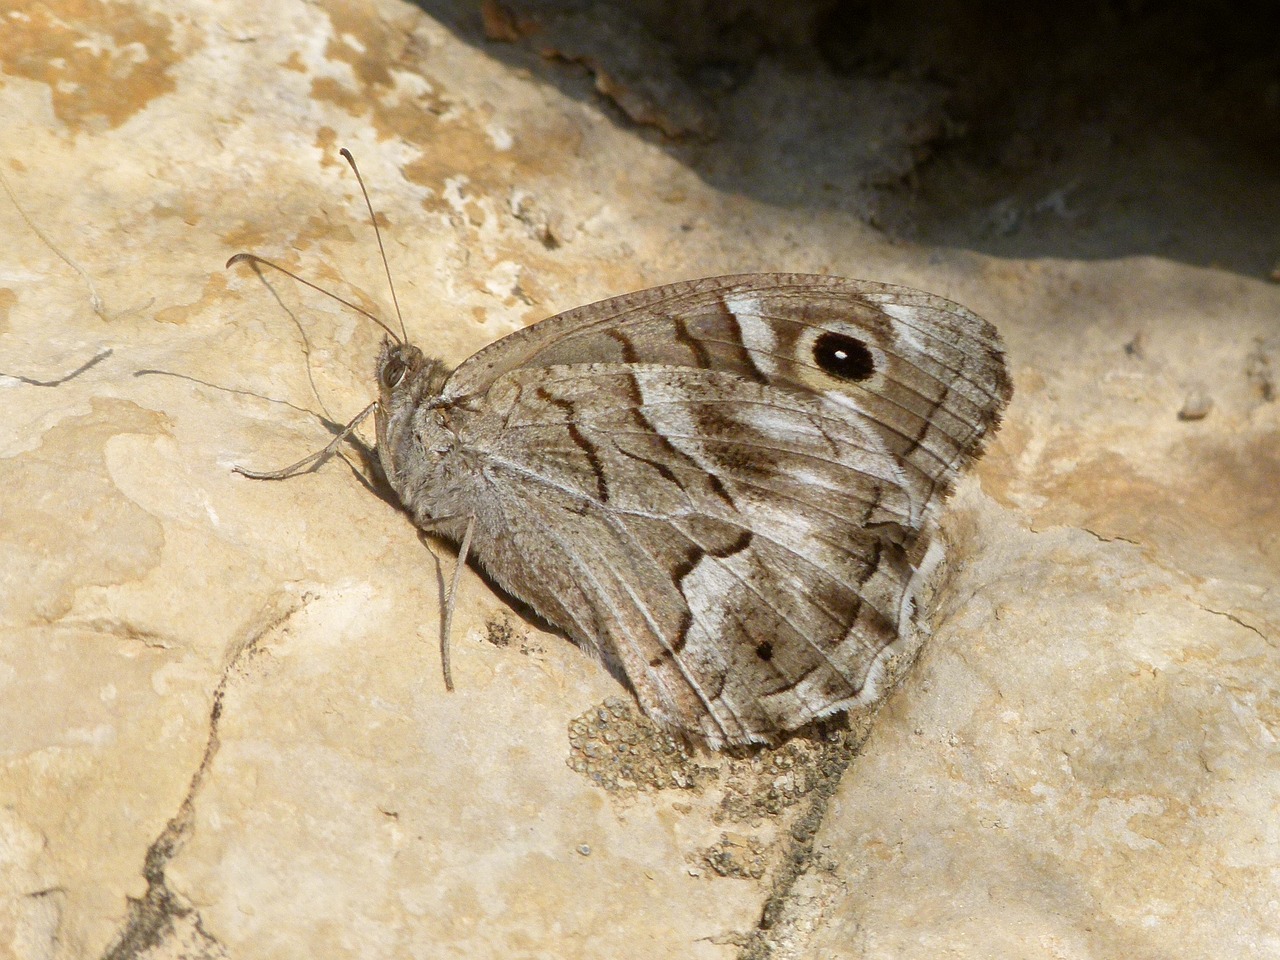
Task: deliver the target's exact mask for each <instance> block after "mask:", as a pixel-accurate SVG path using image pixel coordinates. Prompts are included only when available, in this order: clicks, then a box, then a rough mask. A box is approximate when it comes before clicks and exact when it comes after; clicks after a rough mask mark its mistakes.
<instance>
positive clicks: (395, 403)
mask: <svg viewBox="0 0 1280 960" xmlns="http://www.w3.org/2000/svg"><path fill="white" fill-rule="evenodd" d="M341 152H342V155H343V157H344V158H345V159H346V160H347V161H348V163H349V164H350V165H351V167H352V169H353V170H355V172H356V177H357V179H358V180H359V176H360V175H359V171H358V170H356V168H355V161H354V160H353V159H352V157H351V155H350V153H349V152H348V151H346V150H343V151H341ZM360 187H361V191H362V192H363V193H364V195H365V201H366V203H367V202H368V193H367V192H365V190H364V183H363V181H360ZM370 214H371V215H372V207H370ZM374 226H375V230H376V227H377V221H376V218H375V219H374ZM378 243H379V247H381V245H382V241H381V237H379V240H378ZM383 259H384V264H385V256H384V258H383ZM237 262H255V263H263V264H266V265H268V266H271V267H274V268H275V269H278V270H283V268H281V267H278V266H277V265H276V264H273V263H270V262H269V261H265V260H262V259H261V258H259V257H256V256H254V255H252V254H237V255H236V256H234V257H232V258H231V260H230V261H228V266H231V265H232V264H234V263H237ZM283 272H285V273H288V274H289V275H290V276H294V277H295V279H298V280H301V281H302V282H303V283H307V284H308V285H309V286H313V287H314V286H315V285H314V284H310V283H309V282H308V281H306V280H302V278H301V277H297V276H296V275H294V274H292V273H290V272H289V271H287V270H283ZM387 279H388V281H390V271H388V274H387ZM317 289H319V288H317ZM326 292H327V291H326ZM330 296H332V294H330ZM394 296H395V291H394V288H393V289H392V297H393V299H394ZM338 299H341V298H338ZM342 302H343V303H347V305H348V306H350V307H352V308H353V309H355V310H357V311H358V312H360V313H362V314H364V315H365V316H368V317H369V318H370V319H372V320H373V321H374V322H375V323H377V324H378V325H379V326H381V327H382V328H383V329H384V330H386V332H387V334H388V339H387V340H385V341H384V343H383V346H382V352H381V355H380V356H379V358H378V365H377V381H378V399H377V401H376V402H375V403H373V404H370V405H369V407H367V408H366V409H365V411H364V412H363V413H361V414H360V415H359V416H357V417H356V418H355V419H354V420H353V421H352V422H351V423H350V424H348V425H347V427H346V429H345V430H343V431H342V432H341V433H340V434H339V435H338V437H336V438H335V439H334V441H333V443H331V444H330V445H329V446H328V447H327V448H326V449H325V450H323V451H320V452H319V453H317V454H314V455H313V456H311V457H308V458H306V459H304V460H303V461H301V462H299V463H297V464H294V465H293V466H291V467H286V468H284V469H283V470H277V471H272V472H270V473H258V472H254V471H249V470H240V472H241V473H244V474H246V475H247V476H251V477H258V478H271V479H279V478H283V477H287V476H292V475H294V474H296V473H298V472H300V471H301V470H302V469H303V468H307V467H308V466H310V465H312V464H315V463H317V462H321V461H323V460H324V459H326V458H327V457H328V456H330V455H332V454H333V453H334V452H335V451H336V450H337V448H338V445H339V444H341V443H342V441H343V440H344V439H345V438H346V437H347V436H349V435H350V434H351V433H352V432H353V431H354V430H355V429H356V427H357V426H358V425H359V424H360V422H362V421H363V420H364V419H365V417H366V416H367V415H368V414H369V413H370V412H371V411H372V412H374V413H375V420H376V424H377V435H378V457H379V460H380V461H381V466H382V469H383V472H384V473H385V475H386V478H387V480H388V482H389V483H390V485H391V487H392V488H393V489H394V490H395V492H396V494H397V495H398V496H399V498H400V500H401V502H402V503H403V504H404V506H405V507H406V508H407V509H408V511H409V512H410V513H411V514H412V516H413V519H414V522H415V523H417V525H418V526H419V527H421V528H422V529H424V530H427V531H430V532H432V533H437V534H440V535H442V536H444V537H446V538H448V539H451V540H453V541H454V542H455V543H458V544H460V548H459V563H458V567H457V568H456V570H455V575H454V584H453V588H451V590H450V593H449V598H448V601H447V604H446V614H445V623H444V630H443V638H444V640H445V641H447V638H448V633H449V624H450V621H451V618H452V611H453V598H454V596H455V593H456V587H457V583H458V575H459V573H460V572H461V570H462V566H463V564H464V563H465V562H466V560H467V558H468V556H469V555H474V557H475V558H476V560H477V561H478V562H479V564H480V565H481V566H482V567H483V568H484V569H485V570H486V571H487V572H488V574H489V575H490V576H491V577H492V579H493V580H494V581H495V582H496V583H497V584H498V585H499V586H501V587H502V588H503V589H504V590H506V591H507V592H508V593H510V594H511V595H512V596H514V597H517V598H519V599H521V600H523V601H525V602H526V603H528V604H529V605H530V606H531V607H532V608H533V609H534V610H535V611H537V613H538V614H540V615H541V616H542V617H543V618H544V619H546V620H547V621H549V622H550V623H551V624H553V625H554V626H556V627H557V628H559V629H560V630H562V631H563V632H564V633H565V634H566V635H567V636H568V637H570V638H571V639H572V640H574V641H575V642H576V643H578V644H579V645H580V646H581V647H583V648H584V649H586V650H588V651H590V652H591V653H593V654H594V655H596V656H597V657H598V658H599V659H600V660H602V661H603V662H604V663H605V664H606V665H607V666H608V667H609V668H610V669H611V670H612V671H613V672H614V673H615V674H616V675H617V676H618V677H619V678H620V679H622V680H623V681H624V682H626V683H627V684H628V685H629V686H630V687H631V688H632V689H633V690H634V692H635V694H636V697H637V698H638V699H639V701H640V704H641V706H642V707H643V708H644V710H645V712H646V713H647V714H648V715H649V716H650V717H651V718H653V720H655V721H656V722H657V723H658V724H659V725H661V726H663V727H665V728H666V729H668V730H670V731H673V732H676V733H679V734H682V735H686V736H689V737H691V738H695V739H700V740H703V741H705V742H706V743H707V744H709V745H710V746H712V747H723V746H730V745H739V744H749V743H757V742H765V743H772V742H776V741H777V740H778V739H779V738H780V737H782V736H783V735H785V734H786V733H788V732H791V731H794V730H797V729H799V728H800V727H803V726H805V725H807V724H809V723H811V722H813V721H815V720H818V719H821V718H823V717H826V716H828V715H830V714H833V713H836V712H838V711H841V710H847V709H850V708H853V707H861V706H867V705H870V704H872V703H874V702H875V701H876V700H877V699H878V698H879V697H880V696H882V695H883V693H884V692H885V687H886V679H887V678H886V664H887V663H888V662H889V661H890V660H891V659H892V658H893V657H894V656H895V654H897V653H899V652H902V651H904V650H905V649H908V648H910V646H911V643H910V641H911V640H912V639H913V638H915V637H916V636H917V635H918V631H919V630H920V629H921V627H922V624H920V623H919V622H918V617H919V613H920V611H919V610H918V604H917V594H918V592H919V590H920V588H921V585H922V582H923V581H924V580H925V577H926V573H927V568H928V567H929V566H930V565H931V564H932V563H933V562H934V559H935V558H936V551H934V550H931V549H930V547H931V546H933V545H935V543H936V540H935V536H934V528H935V525H936V516H937V513H938V510H939V509H940V506H941V504H942V502H943V501H944V500H945V499H946V496H947V494H948V493H949V492H950V491H951V488H952V486H953V484H954V482H955V479H956V477H957V476H958V475H959V473H960V471H962V470H963V469H964V468H965V467H966V466H968V465H969V464H970V463H972V462H973V460H975V459H976V458H977V457H978V456H979V455H980V454H981V452H982V449H983V445H984V444H985V442H986V441H987V439H988V438H989V437H990V435H991V434H992V432H993V431H994V430H995V429H996V427H997V426H998V425H999V422H1000V417H1001V414H1002V412H1003V410H1004V408H1005V406H1006V404H1007V403H1008V401H1009V398H1010V396H1011V394H1012V386H1011V384H1010V381H1009V376H1008V372H1007V370H1006V368H1005V362H1004V354H1003V352H1002V348H1001V343H1000V337H999V334H997V332H996V330H995V328H994V327H992V326H991V325H990V324H989V323H987V322H986V321H985V320H983V319H981V318H980V317H978V316H976V315H974V314H973V313H971V312H970V311H968V310H966V309H965V308H964V307H962V306H959V305H958V304H955V303H952V302H950V301H948V300H944V299H942V298H941V297H936V296H933V295H932V294H928V293H923V292H920V291H918V290H911V289H908V288H906V287H898V286H892V285H889V284H882V283H868V282H864V281H858V280H845V279H840V278H838V277H827V276H808V275H802V274H744V275H741V276H730V277H712V278H709V279H705V280H692V281H687V282H684V283H675V284H671V285H669V286H663V287H654V288H653V289H650V290H642V291H640V292H638V293H632V294H627V295H625V296H621V297H615V298H614V299H611V300H604V301H601V302H600V303H595V304H591V305H590V306H585V307H579V308H577V309H575V310H570V311H568V312H566V313H562V314H559V315H558V316H555V317H552V318H550V319H548V320H544V321H542V322H541V323H537V324H534V325H533V326H531V327H528V328H526V329H524V330H521V331H519V332H517V333H514V334H511V335H510V336H507V337H504V338H503V339H501V340H499V341H497V342H496V343H493V344H490V345H489V346H487V347H485V348H483V349H482V350H480V351H479V352H478V353H476V354H475V355H474V356H472V357H471V358H470V359H468V360H466V361H464V362H463V363H462V364H461V365H460V366H458V367H457V369H455V370H450V369H449V368H448V367H447V366H446V365H445V364H444V363H443V362H442V361H440V360H437V359H434V358H431V357H427V356H425V355H424V354H423V353H422V351H421V350H419V349H418V348H417V347H416V346H414V345H413V344H411V343H409V342H408V337H407V335H404V327H403V322H402V323H401V334H397V333H396V332H395V331H394V330H392V329H391V328H390V327H388V326H387V325H386V324H384V323H383V322H382V321H381V320H379V319H378V318H377V317H374V316H373V315H371V314H369V313H368V312H367V311H365V310H363V309H362V308H360V307H359V306H356V305H355V304H351V303H348V302H347V301H345V300H343V301H342ZM397 310H398V307H397ZM237 469H239V468H237ZM446 649H447V648H446V647H445V646H444V645H443V644H442V650H446ZM445 681H446V683H447V684H450V683H451V681H450V679H449V670H448V661H447V659H446V660H445Z"/></svg>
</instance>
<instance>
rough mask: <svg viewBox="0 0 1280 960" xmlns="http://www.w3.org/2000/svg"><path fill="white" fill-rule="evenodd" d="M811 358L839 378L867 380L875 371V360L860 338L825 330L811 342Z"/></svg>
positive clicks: (856, 380)
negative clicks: (856, 338)
mask: <svg viewBox="0 0 1280 960" xmlns="http://www.w3.org/2000/svg"><path fill="white" fill-rule="evenodd" d="M813 359H814V361H815V362H816V363H817V364H818V366H820V367H821V368H822V369H823V370H825V371H827V373H829V374H831V375H832V376H833V377H839V378H840V379H841V380H853V381H855V382H858V381H862V380H868V379H870V378H871V376H872V375H873V374H874V373H875V372H876V360H875V357H873V356H872V355H871V351H870V350H868V349H867V345H866V344H865V343H863V342H862V341H861V340H855V339H854V338H853V337H847V336H845V335H844V334H843V333H832V332H830V331H827V332H826V333H824V334H823V335H822V336H820V337H818V339H817V340H816V341H815V342H814V344H813Z"/></svg>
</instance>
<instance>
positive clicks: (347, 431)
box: [231, 402, 378, 480]
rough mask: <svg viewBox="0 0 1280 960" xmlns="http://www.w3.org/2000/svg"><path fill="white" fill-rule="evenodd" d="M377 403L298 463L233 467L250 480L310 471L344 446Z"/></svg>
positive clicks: (289, 475) (362, 411)
mask: <svg viewBox="0 0 1280 960" xmlns="http://www.w3.org/2000/svg"><path fill="white" fill-rule="evenodd" d="M377 405H378V404H377V403H376V402H375V403H371V404H369V405H368V406H367V407H365V408H364V409H363V410H361V411H360V412H359V413H358V414H356V417H355V419H354V420H352V421H351V422H350V423H348V424H347V425H346V426H345V427H343V428H342V432H341V433H340V434H338V435H337V436H336V437H334V438H333V442H332V443H330V444H329V445H328V446H327V447H325V448H324V449H323V450H320V451H318V452H316V453H313V454H311V456H309V457H303V458H302V459H301V460H299V461H298V462H297V463H293V464H290V465H289V466H287V467H282V468H280V469H279V470H265V471H259V470H249V469H248V468H246V467H241V466H239V465H237V466H234V467H232V468H231V469H232V470H234V471H235V472H236V473H238V474H240V476H242V477H248V478H249V479H250V480H287V479H289V478H290V477H296V476H297V475H298V474H300V473H310V472H311V471H312V470H315V469H318V468H319V467H321V466H322V465H323V464H324V463H325V462H326V461H328V460H329V458H330V457H332V456H333V455H334V454H336V453H337V452H338V448H339V447H340V446H342V441H344V440H346V439H347V437H349V436H351V434H353V433H355V430H356V427H358V426H360V424H361V423H363V422H364V421H365V419H366V418H367V417H368V416H369V414H371V413H373V411H374V408H375V407H377Z"/></svg>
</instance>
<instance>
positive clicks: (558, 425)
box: [456, 363, 921, 745]
mask: <svg viewBox="0 0 1280 960" xmlns="http://www.w3.org/2000/svg"><path fill="white" fill-rule="evenodd" d="M456 425H457V428H458V431H459V439H460V441H461V443H462V444H463V446H464V448H465V450H466V451H467V455H468V456H471V457H474V458H475V459H476V461H477V462H478V463H479V464H481V470H480V476H481V479H480V480H478V481H477V485H476V488H475V490H474V493H473V495H472V496H471V498H470V499H471V502H472V503H473V504H474V505H475V509H476V516H477V526H476V534H475V540H474V541H473V547H472V549H473V552H474V554H475V556H476V558H477V559H478V560H479V562H480V563H481V564H482V565H483V566H484V567H485V568H486V569H487V570H488V571H489V572H490V574H491V575H492V576H493V577H494V578H495V579H496V580H497V581H498V582H499V583H500V584H501V585H502V586H503V587H504V588H505V589H507V590H508V591H509V592H511V593H512V594H514V595H515V596H518V597H520V598H522V599H523V600H525V601H526V602H528V603H530V604H531V605H532V606H533V607H534V609H536V610H538V611H539V612H540V613H541V614H542V615H543V616H545V617H546V618H547V619H548V620H550V621H551V622H552V623H554V624H555V625H556V626H558V627H560V628H561V629H563V630H564V631H565V632H566V633H568V634H569V635H570V636H571V637H572V638H573V639H574V640H575V641H577V642H578V643H579V644H580V645H582V646H584V647H586V648H588V649H594V650H597V651H598V652H599V653H600V654H601V655H602V657H603V658H604V659H605V660H606V661H608V662H611V663H612V664H613V665H615V666H617V667H620V668H621V671H622V672H623V673H625V675H626V677H627V679H628V680H629V681H630V683H631V684H632V686H633V687H634V688H635V690H636V693H637V695H638V696H639V698H640V700H641V702H642V704H643V706H644V707H645V710H646V712H647V713H649V715H650V716H652V717H653V718H654V719H655V720H657V721H658V722H660V723H662V724H663V725H665V726H667V727H669V728H674V729H678V730H681V731H684V732H686V733H690V734H693V735H695V736H698V737H700V738H703V739H706V740H708V741H709V742H710V743H712V744H713V745H723V744H726V743H728V744H737V743H749V742H753V741H762V740H763V741H769V740H773V739H776V737H777V736H778V735H779V734H780V733H782V732H783V731H787V730H792V729H795V728H797V727H799V726H802V725H803V724H805V723H808V722H810V721H812V720H814V719H817V718H818V717H821V716H824V715H826V714H829V713H831V712H833V711H836V710H840V709H844V708H847V707H849V706H852V705H855V704H858V703H862V702H866V701H868V700H869V699H872V698H873V697H874V694H875V692H876V684H877V681H878V679H879V673H880V670H881V666H880V665H881V662H882V660H883V658H884V657H885V656H887V655H888V654H889V653H890V652H891V651H892V648H893V645H894V643H895V641H896V640H897V639H898V637H899V627H900V625H901V620H902V616H903V611H902V607H903V598H904V591H905V588H906V584H907V581H908V579H909V577H910V575H911V572H912V570H911V566H910V563H909V561H908V558H907V549H908V546H909V545H910V543H911V541H912V539H913V537H914V532H915V530H916V529H917V526H918V524H919V519H920V518H919V513H920V509H921V505H920V504H917V503H913V502H912V497H911V495H910V493H909V491H908V489H907V487H906V485H905V483H904V476H903V470H902V467H901V465H900V464H899V463H898V462H897V460H896V458H895V457H894V456H893V455H892V454H891V453H890V452H889V451H887V450H886V449H885V448H884V445H883V443H882V442H881V441H880V439H879V437H878V435H877V434H876V432H875V431H874V430H873V429H872V428H871V426H870V424H869V423H868V422H867V419H866V418H865V417H864V416H862V415H859V414H857V413H855V412H852V411H850V410H849V409H848V408H846V407H843V406H841V405H838V404H833V403H831V402H830V401H829V400H827V399H826V398H824V397H822V396H819V395H809V396H805V395H800V394H793V393H790V392H780V391H777V390H774V389H772V388H770V387H769V386H767V385H763V384H757V383H754V382H751V381H747V380H743V379H742V378H740V377H738V376H736V375H733V374H725V373H723V372H720V371H715V370H703V369H698V368H680V367H661V366H654V365H647V364H608V363H607V364H573V365H565V366H556V367H549V368H541V369H520V370H516V371H514V372H512V373H509V374H507V375H505V376H503V377H502V378H501V379H500V380H499V381H498V382H497V383H495V384H494V386H493V387H492V388H491V390H490V391H489V392H488V393H487V394H486V395H485V397H484V399H483V402H482V405H481V406H480V407H478V408H473V409H472V410H471V411H469V412H468V413H467V414H465V415H463V416H461V418H460V419H458V420H457V422H456Z"/></svg>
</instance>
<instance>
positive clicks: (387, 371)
mask: <svg viewBox="0 0 1280 960" xmlns="http://www.w3.org/2000/svg"><path fill="white" fill-rule="evenodd" d="M408 370H409V368H408V367H407V366H405V362H404V361H403V360H401V359H399V358H398V357H392V358H391V359H390V360H388V361H387V362H386V363H385V364H383V367H382V371H381V375H380V379H381V380H382V385H383V386H384V387H385V388H386V389H388V390H394V389H395V388H396V387H398V386H400V381H401V380H403V379H404V375H405V373H407V372H408Z"/></svg>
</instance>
